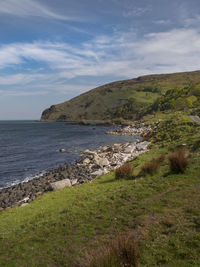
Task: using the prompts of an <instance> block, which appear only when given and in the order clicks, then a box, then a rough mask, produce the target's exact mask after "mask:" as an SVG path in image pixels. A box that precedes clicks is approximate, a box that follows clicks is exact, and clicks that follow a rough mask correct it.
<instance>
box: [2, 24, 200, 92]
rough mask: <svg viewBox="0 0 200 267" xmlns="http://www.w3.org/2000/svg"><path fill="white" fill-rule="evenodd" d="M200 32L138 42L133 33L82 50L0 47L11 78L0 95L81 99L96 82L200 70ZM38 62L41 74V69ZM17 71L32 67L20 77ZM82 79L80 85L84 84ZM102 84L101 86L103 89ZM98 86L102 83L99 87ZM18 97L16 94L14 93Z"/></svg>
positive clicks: (49, 45) (34, 45)
mask: <svg viewBox="0 0 200 267" xmlns="http://www.w3.org/2000/svg"><path fill="white" fill-rule="evenodd" d="M199 57H200V32H199V31H198V30H197V29H185V28H183V29H174V30H171V31H168V32H159V33H150V34H147V35H145V36H144V37H143V38H141V39H139V40H138V39H136V38H135V36H134V34H133V33H131V32H127V33H121V34H116V35H113V36H106V35H105V36H100V37H98V38H96V39H93V40H90V41H88V42H83V43H82V44H79V47H74V46H71V45H69V44H67V43H54V42H34V43H14V44H9V45H4V46H1V47H0V67H1V69H2V70H3V69H4V68H5V69H7V68H8V67H9V69H10V70H13V72H15V73H12V74H9V75H8V74H7V75H1V76H0V89H3V88H4V87H6V88H8V87H9V86H10V89H9V88H8V91H9V90H10V91H12V92H16V91H17V90H15V88H21V91H22V92H28V94H31V92H33V91H39V90H41V92H52V91H54V92H55V91H56V92H59V93H61V94H67V93H68V94H69V93H70V95H72V94H74V95H77V94H79V93H81V92H84V91H86V90H88V89H90V88H92V87H94V86H96V85H98V84H97V83H95V82H93V83H91V82H89V81H90V79H91V80H92V79H93V80H95V77H96V78H98V81H99V79H100V77H102V81H104V82H105V77H111V78H112V79H113V80H117V79H122V78H124V79H126V78H133V77H136V76H138V75H143V74H151V73H166V72H167V73H169V72H178V71H186V70H196V69H200V64H199V62H198V61H197V58H199ZM34 62H36V63H37V64H36V65H37V67H38V65H40V64H41V65H42V66H43V68H41V69H37V68H36V67H34V66H35V65H34V64H33V63H34ZM13 66H23V67H24V68H25V67H29V68H30V69H31V73H30V72H25V71H24V72H19V73H17V71H16V68H15V67H13ZM80 79H81V82H80ZM104 82H102V83H104ZM98 83H99V82H98ZM12 94H13V95H14V93H12Z"/></svg>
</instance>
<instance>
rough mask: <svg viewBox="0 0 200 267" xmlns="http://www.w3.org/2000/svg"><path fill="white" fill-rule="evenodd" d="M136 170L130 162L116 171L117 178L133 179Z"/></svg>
mask: <svg viewBox="0 0 200 267" xmlns="http://www.w3.org/2000/svg"><path fill="white" fill-rule="evenodd" d="M133 177H134V170H133V165H132V164H131V163H130V162H126V163H124V164H123V165H122V166H120V167H119V168H117V169H116V170H115V178H116V179H120V178H133Z"/></svg>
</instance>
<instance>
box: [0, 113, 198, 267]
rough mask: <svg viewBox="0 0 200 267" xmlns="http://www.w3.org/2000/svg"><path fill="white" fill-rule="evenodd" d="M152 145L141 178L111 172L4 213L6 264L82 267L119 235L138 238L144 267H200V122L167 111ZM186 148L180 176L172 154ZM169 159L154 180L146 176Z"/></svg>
mask: <svg viewBox="0 0 200 267" xmlns="http://www.w3.org/2000/svg"><path fill="white" fill-rule="evenodd" d="M156 116H157V117H156ZM156 116H155V117H154V118H153V120H154V119H157V118H158V117H159V116H160V113H157V114H156ZM151 140H152V145H151V147H152V148H151V150H150V151H149V152H148V153H146V154H143V155H140V156H139V157H138V158H137V159H135V160H133V161H132V165H133V166H134V172H135V179H119V180H116V179H115V178H114V173H113V172H111V173H109V174H107V175H103V176H101V177H100V178H97V179H96V180H95V181H93V182H92V183H86V184H83V185H81V186H77V187H73V188H66V189H64V190H62V191H57V192H50V193H47V194H45V195H43V196H41V197H38V198H37V199H36V200H35V201H34V202H32V203H31V204H30V205H29V206H27V207H17V208H14V209H8V210H6V211H5V212H2V213H1V214H0V247H1V253H0V266H12V267H13V266H70V267H73V266H81V267H82V266H84V263H85V254H86V252H88V253H90V252H91V251H92V250H94V249H96V248H99V247H100V246H101V245H102V244H107V243H108V241H109V240H110V239H112V238H113V237H114V236H115V235H116V234H118V233H119V232H120V233H121V232H123V233H130V232H131V233H133V234H134V236H135V240H136V241H137V243H138V247H139V262H140V266H146V267H149V266H166V267H168V266H170V267H173V266H187V267H190V266H191V267H195V266H196V267H197V266H200V258H199V254H200V245H199V244H200V210H199V201H200V198H199V197H200V194H199V190H200V141H199V140H200V124H196V123H194V122H192V121H190V120H189V118H188V116H187V115H185V114H182V113H178V112H177V114H176V116H174V114H172V113H169V112H168V113H165V114H163V121H162V122H161V123H160V126H159V128H157V129H155V130H154V132H152V134H151ZM183 144H184V146H183ZM180 146H183V147H184V149H186V150H188V151H189V152H190V158H189V166H188V168H187V169H186V172H185V173H183V174H174V173H171V172H170V170H169V164H168V159H167V154H168V153H169V152H170V151H171V150H172V149H176V147H180ZM163 153H164V154H165V155H166V158H165V160H164V161H163V162H162V163H161V166H160V168H159V170H158V171H157V172H156V173H155V174H153V175H152V176H151V175H141V174H140V170H141V166H142V165H143V164H144V162H149V161H150V160H151V159H152V158H153V157H156V156H158V155H161V154H163ZM115 267H116V266H115Z"/></svg>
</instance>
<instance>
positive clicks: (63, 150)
mask: <svg viewBox="0 0 200 267" xmlns="http://www.w3.org/2000/svg"><path fill="white" fill-rule="evenodd" d="M59 151H60V152H61V153H64V152H67V150H66V149H64V148H61V149H60V150H59Z"/></svg>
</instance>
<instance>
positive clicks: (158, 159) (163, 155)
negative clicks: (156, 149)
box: [155, 154, 165, 163]
mask: <svg viewBox="0 0 200 267" xmlns="http://www.w3.org/2000/svg"><path fill="white" fill-rule="evenodd" d="M155 160H157V162H158V163H162V162H163V161H164V160H165V154H161V155H160V156H158V157H157V158H156V159H155Z"/></svg>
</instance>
